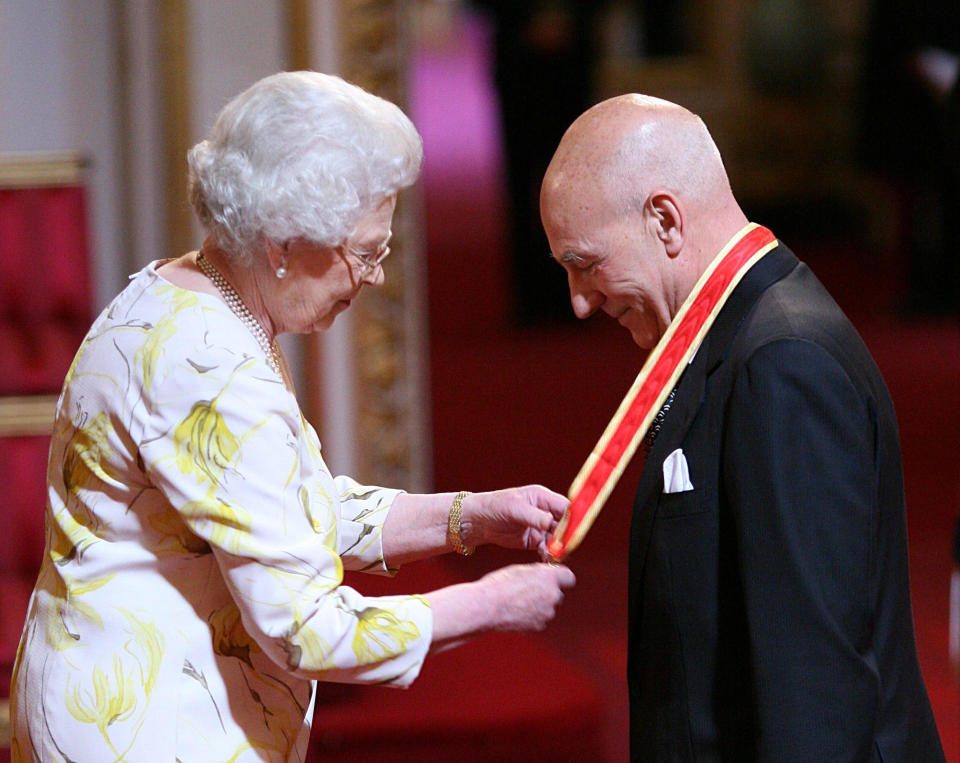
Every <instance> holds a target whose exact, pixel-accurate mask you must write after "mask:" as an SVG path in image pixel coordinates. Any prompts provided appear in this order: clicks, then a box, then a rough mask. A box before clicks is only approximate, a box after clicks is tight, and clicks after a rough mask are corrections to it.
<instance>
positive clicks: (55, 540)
mask: <svg viewBox="0 0 960 763" xmlns="http://www.w3.org/2000/svg"><path fill="white" fill-rule="evenodd" d="M50 453H51V455H50V467H49V469H48V480H49V489H48V496H49V502H48V506H47V510H46V515H47V548H46V551H45V554H44V559H43V566H42V569H41V573H40V576H39V579H38V581H37V586H36V589H35V591H34V596H33V599H32V600H31V605H30V611H29V614H28V617H27V622H26V625H25V628H24V635H23V638H22V640H21V644H20V650H19V655H18V660H17V665H16V667H15V669H14V684H13V693H12V696H11V715H12V724H13V741H12V745H11V749H12V750H13V751H14V759H15V760H33V759H42V760H47V759H49V760H114V761H119V760H137V761H141V760H147V761H152V760H156V761H161V760H162V761H171V760H176V759H181V760H185V761H186V760H235V761H263V760H269V761H287V760H302V759H303V756H304V753H305V749H306V744H307V740H308V737H309V730H310V722H311V717H310V716H311V708H312V698H313V692H314V689H315V687H314V682H315V681H316V680H331V681H346V682H356V683H370V684H394V685H397V686H407V685H409V683H410V682H411V681H413V680H414V678H416V676H417V674H418V672H419V670H420V666H421V664H422V661H423V658H424V656H425V654H426V651H427V649H428V647H429V642H430V635H431V632H432V620H431V615H430V611H429V607H428V606H427V604H426V602H425V600H423V599H422V598H421V597H413V596H411V597H408V596H398V597H379V598H369V597H364V596H362V595H360V594H359V593H358V592H357V591H355V590H353V589H351V588H348V587H345V586H343V585H342V583H343V575H344V570H345V569H351V570H366V571H372V572H379V573H383V574H389V573H390V572H391V570H387V569H386V567H385V564H384V561H383V558H382V548H381V541H380V536H381V529H382V526H383V522H384V521H385V519H386V516H387V513H388V512H389V510H390V506H391V504H392V503H393V499H394V497H395V496H396V494H397V491H395V490H387V489H383V488H375V487H368V486H364V485H359V484H358V483H356V482H354V481H353V480H351V479H349V478H347V477H333V476H332V475H331V474H330V472H329V470H328V469H327V467H326V465H325V464H324V462H323V458H322V455H321V447H320V443H319V441H318V440H317V437H316V433H315V432H314V431H313V428H312V427H311V426H310V425H309V424H308V423H307V422H306V421H305V420H304V418H303V416H302V415H301V413H300V410H299V407H298V406H297V403H296V400H295V398H294V397H293V396H292V395H291V394H290V393H289V392H288V391H287V390H286V389H285V388H284V386H283V385H282V383H281V381H280V380H279V379H278V378H277V377H276V376H275V375H274V373H273V372H272V371H271V370H270V368H269V366H268V365H267V364H266V362H265V359H264V358H263V357H262V354H261V351H260V349H259V346H258V345H257V343H256V341H255V340H254V339H253V337H252V336H251V335H250V334H249V332H248V331H247V330H246V328H245V327H244V326H243V324H241V323H240V322H239V321H237V319H236V318H235V317H234V316H233V314H232V313H231V312H230V311H229V309H228V308H227V307H226V306H225V305H223V304H222V303H221V302H220V301H219V300H217V299H214V298H213V297H210V296H208V295H202V294H196V293H193V292H189V291H185V290H183V289H179V288H177V287H174V286H172V285H170V284H169V283H167V282H166V281H164V280H163V278H162V277H161V276H160V275H159V274H158V273H157V271H156V268H155V266H154V265H151V266H148V267H147V268H145V269H144V270H143V271H141V272H140V273H139V274H137V275H136V276H135V277H134V278H133V279H132V280H131V282H130V285H129V286H128V287H127V288H126V289H125V290H124V291H123V292H122V293H121V294H120V295H118V297H117V298H116V299H115V300H114V301H113V302H112V303H111V305H110V306H109V307H108V308H107V309H106V310H105V311H104V312H103V314H102V315H101V316H100V317H99V318H98V319H97V321H96V322H95V323H94V325H93V327H91V329H90V332H89V334H88V335H87V338H86V339H85V340H84V342H83V344H82V345H81V348H80V350H79V352H78V354H77V357H76V358H75V360H74V362H73V364H72V366H71V369H70V374H69V376H68V378H67V381H66V383H65V386H64V390H63V394H62V396H61V399H60V401H59V404H58V412H57V421H56V424H55V427H54V436H53V440H52V443H51V451H50ZM28 687H29V690H28ZM28 696H29V698H30V700H29V701H28Z"/></svg>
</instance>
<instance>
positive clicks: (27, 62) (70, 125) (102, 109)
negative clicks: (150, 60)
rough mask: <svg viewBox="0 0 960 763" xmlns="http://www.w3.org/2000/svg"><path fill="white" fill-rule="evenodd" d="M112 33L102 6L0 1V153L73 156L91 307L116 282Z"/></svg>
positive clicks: (54, 0) (90, 0)
mask: <svg viewBox="0 0 960 763" xmlns="http://www.w3.org/2000/svg"><path fill="white" fill-rule="evenodd" d="M116 50H117V49H116V33H115V29H114V26H113V24H112V23H111V10H110V4H109V3H106V2H103V0H43V1H42V2H37V1H36V0H3V2H0V151H59V150H68V151H79V152H82V153H84V154H86V155H87V156H88V157H89V159H90V160H91V162H92V165H91V168H90V172H89V175H88V204H89V215H90V246H91V251H92V252H93V253H94V260H93V263H92V275H93V279H94V283H95V284H96V294H95V297H94V300H95V305H94V307H97V308H99V307H100V306H102V305H103V304H104V303H105V302H106V300H107V299H108V298H109V297H110V296H112V294H113V293H115V292H116V291H117V290H118V288H119V287H120V285H121V283H122V281H121V279H120V277H119V275H118V274H117V272H116V268H115V267H114V265H113V263H114V262H116V261H117V260H118V259H119V258H120V254H119V252H120V235H119V230H120V226H119V212H118V210H119V205H118V194H119V192H120V189H119V185H120V178H119V173H120V167H119V164H118V161H117V154H116V151H115V146H116V144H117V139H118V134H117V118H118V111H117V103H116V99H115V98H114V93H115V91H116V77H115V74H114V72H115V66H114V61H115V57H116Z"/></svg>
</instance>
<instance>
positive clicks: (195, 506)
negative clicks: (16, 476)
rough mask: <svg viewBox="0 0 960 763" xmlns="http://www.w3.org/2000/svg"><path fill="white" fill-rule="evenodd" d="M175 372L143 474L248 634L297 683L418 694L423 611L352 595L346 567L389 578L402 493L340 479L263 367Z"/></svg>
mask: <svg viewBox="0 0 960 763" xmlns="http://www.w3.org/2000/svg"><path fill="white" fill-rule="evenodd" d="M222 331H223V327H218V331H217V332H216V333H217V334H222ZM214 333H215V332H213V331H211V332H210V334H214ZM166 360H167V361H168V362H167V364H166V365H165V366H164V370H165V373H164V379H163V383H162V384H159V385H155V387H154V389H156V390H162V392H156V393H150V394H147V395H146V396H147V398H148V400H147V401H146V408H147V409H148V410H149V412H150V417H149V424H148V427H147V436H146V437H145V439H144V441H143V443H142V445H141V449H140V452H141V456H142V458H143V462H144V468H145V470H146V473H147V474H148V475H149V478H150V479H151V481H152V482H153V483H154V485H155V486H156V487H158V488H159V489H160V490H161V491H162V492H163V493H164V494H165V495H166V496H167V498H168V500H169V501H170V503H171V505H172V506H173V507H174V508H175V509H176V511H177V512H178V513H179V515H180V517H181V518H182V519H183V521H184V522H185V523H186V524H187V526H188V527H189V528H190V530H192V531H193V532H194V533H195V534H196V535H198V536H199V537H200V538H202V539H203V540H205V541H206V542H207V543H208V544H209V545H210V547H211V548H212V550H213V552H214V554H215V555H216V559H217V562H218V565H219V568H220V571H221V573H222V575H223V578H224V580H225V581H226V584H227V587H228V589H229V591H230V593H231V595H232V596H233V598H234V600H235V602H236V604H237V606H238V608H239V610H240V614H241V618H242V625H243V627H244V628H245V629H246V631H247V632H248V633H249V634H250V635H251V636H252V637H253V639H255V640H256V642H257V643H258V644H259V646H260V647H261V648H262V649H263V650H264V651H265V652H266V653H267V654H268V655H269V656H270V657H271V659H272V660H273V661H274V662H275V663H277V664H279V665H281V666H283V667H284V668H285V669H286V670H288V671H290V672H291V673H295V674H297V675H301V676H304V677H310V678H317V679H321V680H332V681H343V682H351V683H378V684H379V683H387V684H394V685H399V686H406V685H408V684H410V683H411V682H412V681H413V679H414V678H415V677H416V676H417V675H418V673H419V671H420V667H421V665H422V662H423V659H424V657H425V656H426V653H427V650H428V649H429V646H430V640H431V635H432V615H431V613H430V608H429V606H428V605H427V603H426V600H425V599H423V598H422V597H418V596H391V597H374V598H370V597H364V596H361V595H360V594H359V593H357V592H356V591H355V590H353V589H350V588H348V587H346V586H344V585H342V581H343V570H344V566H345V563H346V564H347V565H349V567H350V568H353V569H367V570H375V571H377V570H383V569H384V564H383V558H382V557H383V554H382V547H381V542H380V539H381V528H382V525H383V521H384V519H385V518H386V515H387V513H388V511H389V508H390V506H391V505H392V502H393V499H394V497H395V496H396V494H397V493H398V492H399V491H396V490H385V489H381V488H367V487H363V486H360V485H358V484H357V483H356V482H354V481H353V480H351V479H349V478H346V477H338V478H336V479H334V478H333V477H332V476H331V475H330V473H329V471H328V470H327V468H326V466H325V464H324V463H323V459H322V458H321V455H320V445H319V442H318V441H317V439H316V435H315V433H314V432H313V430H312V429H311V428H310V427H309V425H308V424H306V422H305V421H304V420H303V418H302V416H301V414H300V411H299V408H298V407H297V404H296V401H295V399H294V398H293V396H292V395H291V394H289V393H288V392H287V391H286V390H285V389H284V387H283V386H282V384H281V383H280V381H279V379H277V377H276V376H275V375H274V374H273V372H272V371H271V370H270V368H269V367H268V366H267V365H266V363H265V361H264V359H262V358H260V357H254V356H252V355H250V354H248V353H244V352H243V351H241V350H238V349H236V348H235V347H223V346H210V345H204V344H202V343H198V344H197V345H195V346H194V347H193V348H192V349H191V350H189V351H188V352H187V353H185V354H184V356H183V358H182V360H180V361H176V360H174V359H173V358H169V357H168V358H167V359H166ZM169 361H174V362H172V363H171V362H169ZM146 387H147V388H149V384H147V385H146ZM148 391H149V390H148V389H145V392H148Z"/></svg>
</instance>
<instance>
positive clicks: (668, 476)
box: [663, 448, 693, 493]
mask: <svg viewBox="0 0 960 763" xmlns="http://www.w3.org/2000/svg"><path fill="white" fill-rule="evenodd" d="M686 490H693V483H692V482H691V481H690V468H689V467H688V466H687V458H686V456H684V455H683V449H682V448H677V449H676V450H675V451H673V453H671V454H670V455H669V456H667V457H666V458H665V459H664V460H663V492H664V493H682V492H684V491H686Z"/></svg>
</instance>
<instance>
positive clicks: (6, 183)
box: [0, 151, 88, 188]
mask: <svg viewBox="0 0 960 763" xmlns="http://www.w3.org/2000/svg"><path fill="white" fill-rule="evenodd" d="M87 166H88V160H87V157H86V156H84V155H83V154H81V153H77V152H74V151H54V152H48V151H12V152H8V153H0V188H37V187H48V186H72V185H81V184H82V183H83V181H84V173H85V172H86V169H87Z"/></svg>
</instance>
